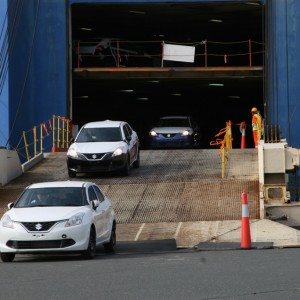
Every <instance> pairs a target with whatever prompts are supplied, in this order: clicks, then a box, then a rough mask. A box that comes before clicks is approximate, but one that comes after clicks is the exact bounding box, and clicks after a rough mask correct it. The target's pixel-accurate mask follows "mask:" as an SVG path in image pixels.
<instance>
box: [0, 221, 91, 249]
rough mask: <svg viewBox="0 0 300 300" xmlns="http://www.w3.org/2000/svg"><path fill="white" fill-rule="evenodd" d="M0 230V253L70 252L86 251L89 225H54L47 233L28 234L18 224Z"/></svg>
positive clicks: (35, 232)
mask: <svg viewBox="0 0 300 300" xmlns="http://www.w3.org/2000/svg"><path fill="white" fill-rule="evenodd" d="M14 227H15V228H14V229H11V228H6V227H1V228H0V233H1V234H0V252H13V253H35V252H72V251H83V250H86V249H87V246H88V242H89V233H90V224H84V225H83V224H81V225H77V226H71V227H65V222H61V223H58V224H56V225H55V226H54V227H53V228H52V229H51V230H50V231H49V232H39V231H34V232H28V231H27V230H26V229H25V228H24V227H23V226H22V225H21V224H20V223H15V224H14Z"/></svg>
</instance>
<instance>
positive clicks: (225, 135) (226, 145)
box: [209, 120, 232, 178]
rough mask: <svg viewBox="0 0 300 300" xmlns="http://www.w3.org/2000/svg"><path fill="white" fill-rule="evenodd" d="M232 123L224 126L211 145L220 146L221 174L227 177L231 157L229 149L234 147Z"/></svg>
mask: <svg viewBox="0 0 300 300" xmlns="http://www.w3.org/2000/svg"><path fill="white" fill-rule="evenodd" d="M231 126H232V123H231V121H230V120H229V121H227V122H226V127H224V128H222V129H221V130H220V131H219V132H218V133H217V134H216V135H215V137H216V140H215V141H211V142H210V143H209V144H210V146H220V155H221V168H222V169H221V176H222V178H224V177H225V170H226V165H227V161H228V157H229V151H230V150H231V149H232V130H231Z"/></svg>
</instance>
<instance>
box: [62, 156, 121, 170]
mask: <svg viewBox="0 0 300 300" xmlns="http://www.w3.org/2000/svg"><path fill="white" fill-rule="evenodd" d="M126 160H127V157H126V155H125V154H122V155H119V156H116V157H111V156H110V157H109V158H105V159H101V160H81V159H75V158H72V157H68V158H67V165H68V169H69V170H71V171H74V172H76V173H93V172H109V171H115V170H119V169H122V168H124V166H125V164H126Z"/></svg>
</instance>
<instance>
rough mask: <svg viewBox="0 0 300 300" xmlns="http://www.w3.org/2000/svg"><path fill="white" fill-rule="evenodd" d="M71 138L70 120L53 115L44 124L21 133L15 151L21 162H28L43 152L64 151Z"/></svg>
mask: <svg viewBox="0 0 300 300" xmlns="http://www.w3.org/2000/svg"><path fill="white" fill-rule="evenodd" d="M71 138H72V122H71V120H70V119H69V118H66V117H60V116H56V115H53V116H52V118H51V119H49V120H47V121H46V122H43V123H41V124H39V125H38V126H34V127H33V128H31V129H30V130H28V131H23V132H22V135H21V137H20V140H19V143H18V145H17V147H16V150H17V152H18V154H19V156H20V158H21V160H22V161H24V160H25V161H29V160H30V159H32V158H34V157H36V156H37V155H39V154H41V153H44V152H51V151H52V152H58V151H66V150H67V149H68V147H69V145H70V141H71Z"/></svg>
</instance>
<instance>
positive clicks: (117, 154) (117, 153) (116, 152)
mask: <svg viewBox="0 0 300 300" xmlns="http://www.w3.org/2000/svg"><path fill="white" fill-rule="evenodd" d="M122 153H123V149H122V148H117V149H116V150H115V151H114V153H113V154H112V156H119V155H121V154H122Z"/></svg>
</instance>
